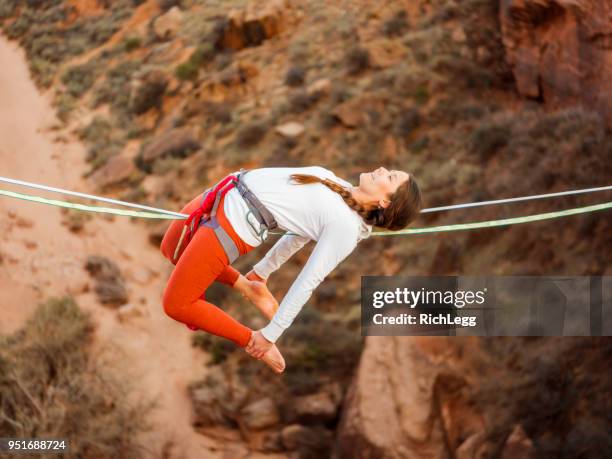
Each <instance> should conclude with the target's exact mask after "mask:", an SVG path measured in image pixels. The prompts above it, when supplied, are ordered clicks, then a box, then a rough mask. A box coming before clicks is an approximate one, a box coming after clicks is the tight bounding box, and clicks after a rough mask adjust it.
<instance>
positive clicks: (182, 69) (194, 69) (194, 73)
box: [174, 43, 215, 80]
mask: <svg viewBox="0 0 612 459" xmlns="http://www.w3.org/2000/svg"><path fill="white" fill-rule="evenodd" d="M214 55H215V49H214V47H213V46H212V45H211V44H210V43H203V44H202V45H200V46H198V47H197V48H196V50H195V51H194V52H193V53H191V56H189V59H188V60H187V61H186V62H183V63H182V64H179V65H178V66H177V67H176V70H175V72H174V73H175V75H176V77H177V78H179V79H180V80H195V79H196V78H197V77H198V74H199V72H200V67H201V66H202V65H204V63H206V62H207V61H210V60H211V59H212V58H213V57H214Z"/></svg>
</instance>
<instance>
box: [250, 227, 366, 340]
mask: <svg viewBox="0 0 612 459" xmlns="http://www.w3.org/2000/svg"><path fill="white" fill-rule="evenodd" d="M358 235H359V228H358V226H357V225H356V224H355V222H354V221H347V220H346V219H344V218H338V219H335V220H333V221H331V222H329V223H327V224H326V225H325V227H324V228H323V231H322V233H321V236H320V237H319V240H318V241H317V244H316V246H315V248H314V249H313V251H312V254H311V255H310V257H309V258H308V261H307V262H306V264H305V265H304V268H302V271H301V272H300V274H299V275H298V277H297V278H296V279H295V281H294V282H293V284H292V285H291V288H290V289H289V291H288V292H287V294H286V295H285V297H284V298H283V301H282V302H281V304H280V306H279V308H278V311H276V314H275V315H274V317H273V318H272V320H271V321H270V323H269V324H268V325H266V326H265V327H264V328H262V329H261V334H262V335H263V336H264V337H265V338H266V339H267V340H268V341H271V342H273V343H274V342H275V341H276V340H277V339H278V338H279V337H280V335H281V334H282V333H283V332H284V331H285V330H286V329H287V328H288V327H289V326H290V325H291V323H292V322H293V320H294V319H295V317H296V316H297V314H298V313H299V312H300V310H301V309H302V306H303V305H304V303H306V301H308V299H309V298H310V296H311V295H312V292H313V291H314V289H315V288H317V286H318V285H319V284H320V283H321V282H323V280H324V279H325V277H326V276H327V275H328V274H329V273H330V272H331V271H332V270H333V269H334V268H335V267H336V266H337V265H338V264H339V263H340V262H341V261H342V260H344V259H345V258H346V257H347V256H348V255H349V254H350V253H351V252H352V251H353V249H354V248H355V246H356V245H357V238H358Z"/></svg>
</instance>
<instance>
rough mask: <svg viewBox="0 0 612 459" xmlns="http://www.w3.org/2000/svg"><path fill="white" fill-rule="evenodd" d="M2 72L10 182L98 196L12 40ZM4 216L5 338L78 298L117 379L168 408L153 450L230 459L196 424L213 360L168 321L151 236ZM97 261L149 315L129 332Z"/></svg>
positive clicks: (114, 226)
mask: <svg viewBox="0 0 612 459" xmlns="http://www.w3.org/2000/svg"><path fill="white" fill-rule="evenodd" d="M0 65H1V66H2V72H0V100H1V101H2V103H1V104H0V176H6V177H11V178H16V179H21V180H26V181H32V182H37V183H42V184H46V185H50V186H56V187H59V188H66V189H70V190H75V191H81V192H85V193H92V194H96V191H95V190H94V189H93V188H92V187H91V186H90V184H89V183H88V182H87V181H86V180H84V179H83V178H82V174H83V173H84V172H85V171H86V165H85V163H84V158H85V152H84V147H83V145H81V144H80V143H78V142H77V141H76V140H69V141H68V142H67V143H58V142H54V140H53V139H54V138H55V137H56V136H57V135H58V133H60V132H59V131H54V130H53V126H54V125H57V120H56V119H55V115H54V110H53V108H52V107H51V104H50V98H49V96H48V95H43V94H41V93H39V91H38V90H37V88H36V87H35V86H34V83H33V82H32V81H31V79H30V76H29V72H28V68H27V64H26V60H25V56H24V53H23V52H22V50H21V49H20V48H18V47H17V45H16V44H14V43H12V42H8V41H7V40H6V39H4V38H3V37H0ZM61 134H62V135H65V136H67V137H68V138H69V139H72V137H71V136H69V135H68V134H66V133H65V132H61ZM0 187H1V188H3V189H11V190H14V191H21V192H25V193H32V194H37V195H43V196H49V197H55V198H58V197H59V196H60V195H52V194H50V193H45V192H40V191H38V190H32V189H27V188H22V187H15V186H11V185H7V184H0ZM0 216H1V217H0V257H1V258H0V307H1V310H2V314H1V316H0V333H8V332H11V331H13V330H15V329H16V328H18V327H20V326H21V325H22V324H23V322H24V321H25V319H26V318H27V317H28V315H29V314H30V313H31V312H32V311H33V310H34V308H35V307H36V305H37V304H38V303H39V302H40V301H43V300H45V299H47V298H49V297H51V296H55V295H63V294H66V293H69V294H72V295H73V296H74V298H75V299H76V301H77V302H78V304H79V305H80V306H81V307H82V308H83V309H85V310H87V311H90V312H91V314H92V317H93V319H94V322H95V324H96V332H95V345H96V349H97V350H99V351H102V350H104V351H107V352H110V354H105V355H110V356H111V358H112V360H113V361H114V362H115V363H116V365H117V371H121V372H122V373H121V374H125V375H126V376H130V377H131V378H133V380H134V381H136V383H137V386H138V388H139V391H138V392H139V393H138V395H139V396H149V397H152V398H154V399H156V400H157V401H158V402H159V405H160V406H159V408H158V409H157V411H156V414H155V416H154V419H153V422H154V423H155V424H157V425H158V427H157V428H156V429H155V434H154V435H152V436H151V439H150V441H149V445H151V446H152V447H153V448H156V447H159V446H160V445H161V444H163V442H164V441H166V440H170V439H172V440H174V442H175V443H176V444H178V445H180V449H182V450H184V453H185V455H184V457H186V458H196V457H197V458H202V457H207V458H215V457H221V456H220V455H219V454H220V453H218V452H217V453H214V452H212V451H211V449H215V448H216V447H218V445H216V444H215V443H216V442H215V441H214V440H212V439H209V438H206V437H204V436H202V435H200V434H197V433H196V432H195V431H194V430H193V429H192V427H191V424H190V417H191V403H190V400H189V398H188V396H187V391H186V385H187V384H188V382H189V381H191V380H193V379H194V378H199V377H201V376H202V374H203V372H205V371H206V370H205V367H204V365H203V362H204V360H205V358H206V357H205V356H204V355H203V354H202V353H201V352H198V351H196V350H194V349H193V348H192V347H191V344H190V334H191V332H190V331H189V330H188V329H187V328H186V327H184V326H183V325H181V324H178V323H177V322H174V321H172V320H171V319H169V318H167V317H166V316H165V315H164V313H163V310H162V308H161V305H160V299H161V295H162V292H163V288H164V285H165V280H166V279H167V277H168V275H169V273H170V271H171V267H172V266H171V265H170V263H169V262H168V261H167V260H165V259H164V258H163V257H162V256H161V254H160V253H159V252H158V251H157V250H156V249H155V248H154V247H153V246H151V245H150V243H149V242H148V234H147V232H146V230H145V228H143V227H142V226H140V225H137V224H134V223H131V222H130V221H129V219H128V218H122V217H116V218H115V219H114V221H110V220H107V219H105V218H103V217H100V216H94V218H93V219H92V220H90V221H88V222H86V223H85V229H84V231H83V232H82V233H80V234H78V235H77V234H74V233H72V232H70V231H69V230H68V229H67V227H66V226H63V225H62V223H61V222H62V220H63V219H64V218H65V217H64V216H63V215H62V213H61V212H60V209H59V208H58V207H53V206H48V205H44V204H37V203H31V202H27V201H21V200H16V199H11V198H6V197H0ZM88 255H104V256H106V257H108V258H110V259H112V260H114V261H115V262H116V263H117V265H118V266H119V267H120V269H121V271H122V273H123V275H124V277H125V280H126V283H127V287H128V290H129V294H130V302H131V303H133V304H135V305H138V308H139V309H140V311H141V314H140V315H137V316H132V317H128V318H127V319H126V320H125V321H123V322H122V321H120V320H119V317H118V315H117V312H116V311H115V310H113V309H110V308H107V307H104V306H102V305H101V304H99V303H98V301H97V298H96V296H95V294H94V293H93V291H92V290H93V289H92V287H93V282H92V281H91V279H90V278H89V275H88V273H87V272H86V271H85V270H84V268H83V266H84V263H85V260H86V259H87V256H88ZM88 287H89V289H88ZM209 448H211V449H209ZM175 456H176V455H174V454H173V457H175Z"/></svg>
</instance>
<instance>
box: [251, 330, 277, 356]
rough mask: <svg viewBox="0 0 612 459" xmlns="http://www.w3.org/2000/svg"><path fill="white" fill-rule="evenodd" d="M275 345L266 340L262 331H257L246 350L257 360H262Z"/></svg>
mask: <svg viewBox="0 0 612 459" xmlns="http://www.w3.org/2000/svg"><path fill="white" fill-rule="evenodd" d="M273 344H274V343H272V342H271V341H268V340H267V339H266V338H264V336H263V335H262V334H261V331H260V330H257V331H256V332H254V333H253V336H252V337H251V341H250V342H249V344H248V345H247V347H246V348H245V350H246V352H247V353H248V354H249V355H251V356H253V357H255V358H256V359H261V358H262V357H263V356H264V354H265V353H266V352H268V350H269V349H270V348H271V347H272V345H273Z"/></svg>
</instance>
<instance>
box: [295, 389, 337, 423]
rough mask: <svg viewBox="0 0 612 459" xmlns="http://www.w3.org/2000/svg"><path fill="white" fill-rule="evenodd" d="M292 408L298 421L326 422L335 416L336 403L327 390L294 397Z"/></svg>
mask: <svg viewBox="0 0 612 459" xmlns="http://www.w3.org/2000/svg"><path fill="white" fill-rule="evenodd" d="M293 408H294V410H295V415H296V417H297V419H298V420H299V421H300V422H305V423H309V422H323V423H325V422H328V421H331V420H332V419H334V418H335V417H336V413H337V408H338V407H337V405H336V403H334V400H333V399H332V396H331V395H330V394H329V393H327V392H319V393H316V394H310V395H303V396H300V397H296V398H295V400H294V404H293Z"/></svg>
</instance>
